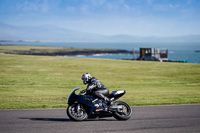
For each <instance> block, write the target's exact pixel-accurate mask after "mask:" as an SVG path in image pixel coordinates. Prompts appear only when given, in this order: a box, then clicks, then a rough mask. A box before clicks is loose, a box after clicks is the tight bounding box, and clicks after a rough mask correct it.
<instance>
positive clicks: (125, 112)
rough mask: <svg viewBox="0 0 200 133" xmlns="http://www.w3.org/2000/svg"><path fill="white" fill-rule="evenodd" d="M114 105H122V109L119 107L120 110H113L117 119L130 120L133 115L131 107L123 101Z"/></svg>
mask: <svg viewBox="0 0 200 133" xmlns="http://www.w3.org/2000/svg"><path fill="white" fill-rule="evenodd" d="M114 106H121V107H122V109H118V111H115V112H113V116H114V117H115V119H117V120H128V119H129V118H130V117H131V115H132V109H131V107H130V106H129V105H128V104H127V103H125V102H122V101H117V102H115V104H114Z"/></svg>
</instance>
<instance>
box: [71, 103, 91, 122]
mask: <svg viewBox="0 0 200 133" xmlns="http://www.w3.org/2000/svg"><path fill="white" fill-rule="evenodd" d="M67 115H68V117H69V118H70V119H71V120H74V121H83V120H85V119H87V117H88V115H87V113H86V112H85V109H84V108H83V107H82V106H80V104H72V105H69V106H68V108H67Z"/></svg>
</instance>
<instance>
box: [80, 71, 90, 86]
mask: <svg viewBox="0 0 200 133" xmlns="http://www.w3.org/2000/svg"><path fill="white" fill-rule="evenodd" d="M91 78H92V76H91V75H90V74H89V73H84V74H83V75H82V80H83V84H85V85H86V84H87V83H88V82H89V80H90V79H91Z"/></svg>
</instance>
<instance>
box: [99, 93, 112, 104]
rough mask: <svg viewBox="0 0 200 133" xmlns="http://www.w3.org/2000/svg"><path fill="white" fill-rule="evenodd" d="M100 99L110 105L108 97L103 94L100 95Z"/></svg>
mask: <svg viewBox="0 0 200 133" xmlns="http://www.w3.org/2000/svg"><path fill="white" fill-rule="evenodd" d="M98 97H100V98H101V99H102V100H104V101H105V102H106V104H108V105H110V99H109V98H108V97H106V96H104V95H103V94H101V93H99V94H98Z"/></svg>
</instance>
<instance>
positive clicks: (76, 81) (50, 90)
mask: <svg viewBox="0 0 200 133" xmlns="http://www.w3.org/2000/svg"><path fill="white" fill-rule="evenodd" d="M85 72H89V73H90V74H91V75H92V76H95V77H96V78H98V79H100V80H101V81H102V83H103V84H104V85H106V86H107V87H108V88H109V89H110V91H114V90H126V92H127V93H126V94H125V95H124V96H123V97H122V98H121V99H120V100H124V101H125V102H127V103H128V104H130V105H161V104H189V103H200V64H189V63H186V64H182V63H164V62H162V63H161V62H143V61H128V60H106V59H86V58H69V57H50V56H26V55H6V54H0V101H1V102H0V109H26V108H64V107H67V103H66V101H67V97H68V95H69V93H70V92H71V91H72V89H74V88H75V87H81V88H82V89H84V88H85V87H86V86H85V85H83V84H82V81H81V75H82V74H83V73H85Z"/></svg>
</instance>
